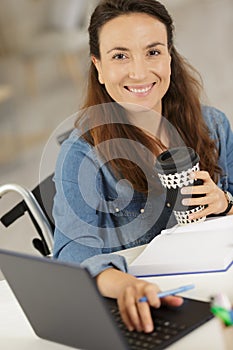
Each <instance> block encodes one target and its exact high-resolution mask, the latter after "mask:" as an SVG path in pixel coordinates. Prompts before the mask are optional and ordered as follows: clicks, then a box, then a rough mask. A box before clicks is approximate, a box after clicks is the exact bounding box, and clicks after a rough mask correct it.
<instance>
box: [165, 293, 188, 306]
mask: <svg viewBox="0 0 233 350" xmlns="http://www.w3.org/2000/svg"><path fill="white" fill-rule="evenodd" d="M183 302H184V299H183V298H182V297H179V296H175V295H174V296H173V295H169V296H167V297H164V298H162V299H161V303H162V304H167V305H170V306H174V307H179V306H181V305H182V304H183Z"/></svg>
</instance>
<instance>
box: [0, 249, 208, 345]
mask: <svg viewBox="0 0 233 350" xmlns="http://www.w3.org/2000/svg"><path fill="white" fill-rule="evenodd" d="M0 268H1V270H2V272H3V274H4V276H5V278H6V280H7V282H8V284H9V286H10V287H11V289H12V291H13V293H14V294H15V296H16V298H17V300H18V302H19V304H20V305H21V307H22V309H23V311H24V313H25V314H26V317H27V318H28V321H29V322H30V324H31V326H32V328H33V329H34V331H35V333H36V334H37V335H38V336H39V337H41V338H44V339H47V340H50V341H54V342H57V343H61V344H65V345H68V346H72V347H74V348H78V349H88V350H109V349H111V350H126V349H131V350H143V349H157V350H160V349H164V348H166V347H167V346H168V345H170V344H172V343H174V342H175V341H177V340H178V339H180V338H182V337H183V336H185V335H186V334H188V333H189V332H191V331H192V330H194V329H195V328H197V327H199V326H200V325H202V324H204V323H205V322H207V321H208V320H210V319H211V318H212V317H213V315H212V314H211V313H210V311H209V303H206V302H201V301H196V300H192V299H185V300H184V303H183V305H182V306H181V307H178V308H169V307H167V308H166V307H163V308H160V309H157V310H155V309H153V310H152V316H153V319H154V323H155V331H154V332H153V333H150V334H145V333H137V332H136V331H135V332H128V331H127V329H126V328H125V326H124V325H123V323H122V322H121V319H120V316H119V313H118V309H117V306H116V301H115V300H114V299H109V298H103V297H102V296H101V295H100V294H99V292H98V290H97V288H96V285H95V283H94V280H93V279H92V278H91V276H90V275H89V273H88V271H87V270H86V269H84V268H81V267H78V266H76V265H72V264H65V263H61V262H59V261H55V260H50V259H48V258H43V257H34V256H30V255H25V254H21V253H15V252H11V251H5V250H0Z"/></svg>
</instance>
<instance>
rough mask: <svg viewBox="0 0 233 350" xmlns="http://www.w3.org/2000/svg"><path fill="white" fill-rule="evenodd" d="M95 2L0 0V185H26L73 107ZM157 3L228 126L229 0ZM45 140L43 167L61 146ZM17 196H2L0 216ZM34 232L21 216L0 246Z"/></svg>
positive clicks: (24, 243)
mask: <svg viewBox="0 0 233 350" xmlns="http://www.w3.org/2000/svg"><path fill="white" fill-rule="evenodd" d="M97 2H98V1H97V0H1V2H0V140H1V147H0V184H4V183H9V182H13V183H18V184H21V185H24V186H26V187H28V188H30V189H32V188H33V187H34V186H35V185H36V184H37V183H38V181H39V173H40V168H41V166H40V162H41V158H42V155H43V151H44V148H45V146H46V144H47V142H48V140H51V135H53V137H54V130H56V129H57V127H58V126H59V125H61V124H62V127H59V131H60V130H61V131H62V129H63V121H64V120H66V119H67V118H68V117H69V116H71V115H73V114H74V113H75V112H77V111H78V110H79V106H80V104H81V102H82V98H83V92H84V91H85V86H86V78H87V69H88V64H89V57H88V38H87V25H88V21H89V16H90V13H91V11H92V9H93V8H94V6H95V5H96V3H97ZM161 2H162V3H164V4H165V5H166V6H167V8H168V10H169V12H170V14H171V15H172V17H173V19H174V22H175V27H176V37H175V42H176V46H177V48H178V50H179V51H180V52H181V53H182V54H183V55H184V56H185V57H186V58H187V59H188V60H189V61H190V63H191V64H193V65H194V66H195V67H196V68H197V69H198V70H199V72H200V73H201V75H202V77H203V81H204V86H205V92H206V95H205V98H204V102H205V103H207V104H210V105H213V106H215V107H217V108H219V109H221V110H223V111H224V112H225V113H226V115H227V116H228V118H229V119H230V121H231V124H232V126H233V99H232V92H233V74H232V73H233V59H232V57H233V45H232V33H233V1H232V0H221V1H219V0H166V1H161ZM64 129H66V125H65V126H64ZM55 138H56V137H55ZM51 144H52V145H53V146H51V148H52V149H53V151H52V153H51V154H50V160H47V165H48V169H46V171H48V172H49V171H50V169H49V167H50V168H51V171H52V169H53V166H54V164H55V161H56V155H57V152H58V150H59V146H58V145H57V143H56V140H55V139H54V140H53V141H52V142H50V145H51ZM53 147H54V148H53ZM19 199H20V198H19V197H17V196H16V195H14V194H9V195H6V196H4V198H2V199H1V201H0V215H2V214H3V213H5V212H6V210H7V209H8V208H10V207H11V206H12V203H15V202H17V201H18V200H19ZM34 233H35V230H34V227H33V226H32V224H31V222H30V220H29V218H27V217H24V218H22V219H20V220H18V221H17V222H16V223H14V224H13V225H12V226H10V227H9V228H8V229H5V228H4V227H3V226H2V225H1V226H0V247H6V248H10V249H16V250H19V249H21V250H25V251H30V252H31V251H32V252H33V253H35V250H33V249H32V247H31V236H33V235H34Z"/></svg>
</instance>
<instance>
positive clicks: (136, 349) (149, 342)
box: [110, 308, 187, 350]
mask: <svg viewBox="0 0 233 350" xmlns="http://www.w3.org/2000/svg"><path fill="white" fill-rule="evenodd" d="M110 311H111V313H112V314H113V316H114V319H115V321H116V322H117V324H118V327H119V328H120V330H121V331H122V332H123V335H124V336H125V338H126V340H127V341H128V344H129V349H131V350H152V349H155V350H157V349H158V350H161V349H164V348H166V347H167V346H168V345H169V344H171V343H173V342H174V341H175V340H177V339H179V338H180V333H182V334H184V333H185V330H186V328H187V326H186V325H185V324H177V323H175V322H171V321H169V320H166V319H164V318H161V317H159V318H158V317H154V331H153V332H152V333H149V334H148V333H143V332H142V333H141V332H137V331H132V332H130V331H128V329H127V328H126V326H125V325H124V323H123V322H122V320H121V316H120V313H119V310H118V308H111V310H110Z"/></svg>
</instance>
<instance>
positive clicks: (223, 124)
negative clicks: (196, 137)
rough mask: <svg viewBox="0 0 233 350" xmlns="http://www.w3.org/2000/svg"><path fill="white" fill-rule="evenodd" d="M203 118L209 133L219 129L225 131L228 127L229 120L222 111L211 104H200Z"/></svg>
mask: <svg viewBox="0 0 233 350" xmlns="http://www.w3.org/2000/svg"><path fill="white" fill-rule="evenodd" d="M202 115H203V118H204V120H205V122H206V124H207V126H208V128H209V130H210V132H211V133H215V132H217V131H218V130H219V129H223V130H225V131H227V130H228V129H230V122H229V120H228V118H227V116H226V115H225V113H224V112H222V111H220V110H219V109H217V108H215V107H212V106H205V105H203V106H202Z"/></svg>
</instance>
